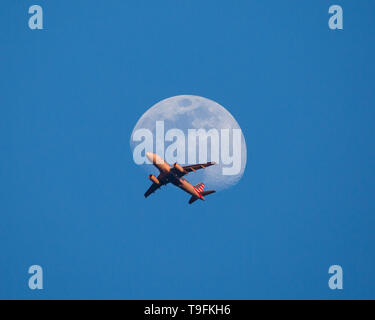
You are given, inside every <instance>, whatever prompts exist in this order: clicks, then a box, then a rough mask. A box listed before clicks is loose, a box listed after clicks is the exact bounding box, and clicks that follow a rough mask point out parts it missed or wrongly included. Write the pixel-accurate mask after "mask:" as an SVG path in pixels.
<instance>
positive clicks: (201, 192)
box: [189, 183, 216, 204]
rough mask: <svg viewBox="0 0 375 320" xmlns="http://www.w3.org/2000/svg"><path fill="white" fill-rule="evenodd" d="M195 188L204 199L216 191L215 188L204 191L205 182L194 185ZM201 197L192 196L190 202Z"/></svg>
mask: <svg viewBox="0 0 375 320" xmlns="http://www.w3.org/2000/svg"><path fill="white" fill-rule="evenodd" d="M194 188H195V190H196V191H197V192H198V193H199V194H200V195H201V199H202V200H204V198H203V196H207V195H209V194H211V193H215V192H216V191H215V190H206V191H203V189H204V183H198V184H197V185H195V186H194ZM198 199H199V198H198V197H197V196H191V198H190V200H189V204H192V203H193V202H195V201H197V200H198Z"/></svg>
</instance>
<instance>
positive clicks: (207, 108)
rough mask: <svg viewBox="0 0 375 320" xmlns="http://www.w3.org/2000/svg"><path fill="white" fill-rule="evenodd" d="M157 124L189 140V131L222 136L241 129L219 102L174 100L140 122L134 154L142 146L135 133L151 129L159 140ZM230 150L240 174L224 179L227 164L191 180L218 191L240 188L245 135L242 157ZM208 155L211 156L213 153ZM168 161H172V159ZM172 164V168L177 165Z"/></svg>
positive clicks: (203, 171)
mask: <svg viewBox="0 0 375 320" xmlns="http://www.w3.org/2000/svg"><path fill="white" fill-rule="evenodd" d="M156 121H163V122H164V128H165V132H167V131H168V130H169V129H176V128H177V129H179V130H182V131H183V132H184V134H185V136H186V137H187V136H188V129H205V130H207V131H208V130H210V129H216V130H218V132H220V130H221V129H229V130H230V132H231V131H232V130H233V129H241V128H240V126H239V124H238V123H237V121H236V120H235V119H234V117H233V116H232V115H231V114H230V113H229V111H228V110H226V109H225V108H224V107H223V106H221V105H220V104H218V103H216V102H215V101H212V100H210V99H207V98H203V97H199V96H193V95H180V96H175V97H170V98H167V99H164V100H162V101H160V102H158V103H156V104H155V105H154V106H152V107H151V108H149V109H148V110H147V111H146V112H145V113H144V114H143V115H142V116H141V118H140V119H139V120H138V122H137V124H136V125H135V127H134V129H133V132H132V135H131V138H130V147H131V149H132V151H134V148H135V146H136V145H137V144H138V143H139V142H134V141H133V135H134V132H135V131H137V130H138V129H148V130H150V131H151V132H152V133H153V136H154V137H155V136H156V135H155V134H156V132H155V131H156ZM154 141H155V140H154ZM186 141H187V138H186ZM229 141H230V142H231V141H232V140H231V139H229ZM166 147H167V143H166ZM230 148H231V152H232V154H231V156H233V157H237V162H240V170H239V172H238V173H236V174H234V175H224V174H223V168H224V167H228V165H227V164H223V161H219V162H218V163H217V164H216V165H214V166H211V167H208V168H206V169H201V170H198V171H196V172H192V173H190V174H189V175H188V176H186V178H187V180H189V181H190V182H191V183H193V184H196V183H199V182H203V183H205V184H206V189H215V190H217V191H220V190H224V189H227V188H229V187H231V186H233V185H235V184H237V183H238V182H239V181H240V179H241V177H242V176H243V173H244V171H245V167H246V157H247V150H246V142H245V138H244V136H243V134H242V131H241V147H240V153H239V152H238V153H237V154H233V147H232V146H231V145H230ZM154 150H155V146H154ZM154 152H155V151H154ZM186 152H187V151H186ZM208 153H210V151H209V150H208ZM186 159H188V157H186ZM166 160H167V161H168V159H166ZM209 160H210V159H209ZM197 162H198V161H197ZM170 164H171V165H172V164H173V163H170ZM187 164H194V163H183V164H181V165H187ZM140 166H141V167H143V168H144V169H146V170H147V172H148V173H153V174H155V175H157V174H158V172H157V169H156V168H154V166H152V165H149V164H143V165H140Z"/></svg>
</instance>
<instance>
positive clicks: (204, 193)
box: [201, 190, 216, 196]
mask: <svg viewBox="0 0 375 320" xmlns="http://www.w3.org/2000/svg"><path fill="white" fill-rule="evenodd" d="M215 192H216V191H215V190H207V191H202V192H201V195H202V196H207V195H209V194H211V193H215Z"/></svg>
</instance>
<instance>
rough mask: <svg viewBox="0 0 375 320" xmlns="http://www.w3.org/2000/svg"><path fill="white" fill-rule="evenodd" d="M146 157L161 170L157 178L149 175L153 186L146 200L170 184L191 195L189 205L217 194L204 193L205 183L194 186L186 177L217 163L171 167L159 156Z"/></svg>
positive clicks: (213, 191) (147, 192)
mask: <svg viewBox="0 0 375 320" xmlns="http://www.w3.org/2000/svg"><path fill="white" fill-rule="evenodd" d="M146 157H147V159H148V160H150V162H151V163H152V164H153V165H154V166H155V167H156V168H158V169H159V171H160V174H159V175H158V177H155V176H154V175H153V174H150V175H149V179H150V180H151V181H152V185H151V187H150V188H148V190H147V191H146V193H145V198H147V197H148V196H149V195H150V194H152V193H154V192H155V191H156V190H157V189H159V188H160V187H161V186H164V185H166V184H168V183H172V184H174V185H175V186H177V187H179V188H180V189H182V190H184V191H185V192H187V193H189V194H191V198H190V200H189V204H192V203H193V202H194V201H196V200H198V199H199V200H205V198H204V196H207V195H209V194H211V193H215V192H216V191H215V190H207V191H204V190H203V189H204V183H198V184H197V185H195V186H193V185H192V184H191V183H190V182H189V181H187V180H186V179H185V178H184V176H185V175H187V174H188V173H189V172H195V171H197V170H199V169H204V168H207V167H209V166H212V165H214V164H215V162H207V163H202V164H200V163H198V164H193V165H188V166H184V167H182V166H181V165H179V164H178V163H177V162H176V163H175V164H173V166H170V165H169V164H168V163H167V162H166V161H165V160H164V159H162V158H161V157H160V156H158V155H157V154H156V153H151V152H147V153H146Z"/></svg>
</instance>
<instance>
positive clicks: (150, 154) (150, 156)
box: [146, 152, 154, 162]
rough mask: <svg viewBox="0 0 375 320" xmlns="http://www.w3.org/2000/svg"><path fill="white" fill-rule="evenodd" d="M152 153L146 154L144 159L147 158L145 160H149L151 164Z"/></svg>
mask: <svg viewBox="0 0 375 320" xmlns="http://www.w3.org/2000/svg"><path fill="white" fill-rule="evenodd" d="M153 155H154V154H153V153H151V152H146V157H147V159H148V160H150V161H151V162H152V160H153Z"/></svg>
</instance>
